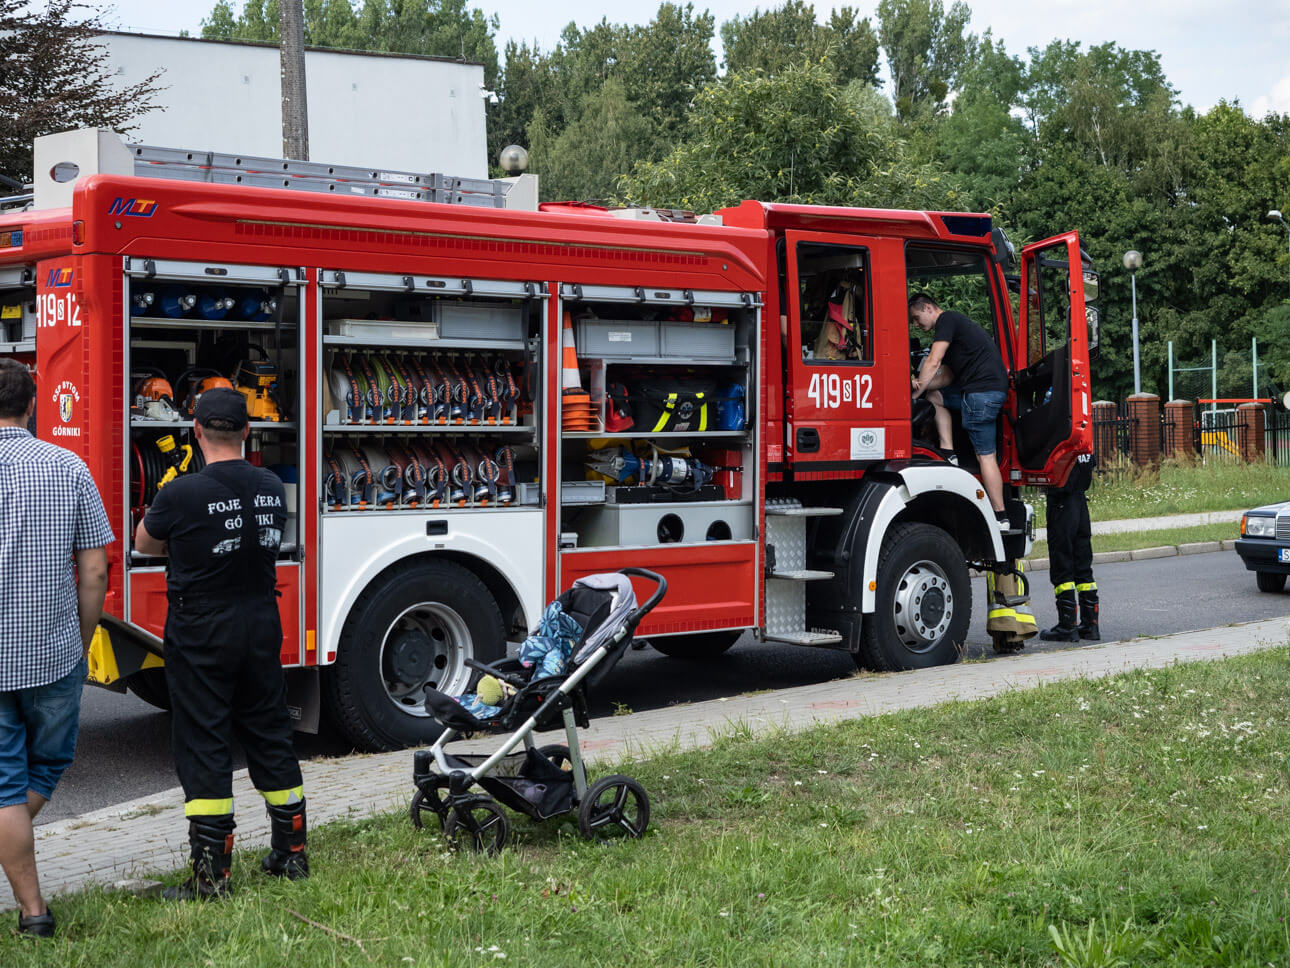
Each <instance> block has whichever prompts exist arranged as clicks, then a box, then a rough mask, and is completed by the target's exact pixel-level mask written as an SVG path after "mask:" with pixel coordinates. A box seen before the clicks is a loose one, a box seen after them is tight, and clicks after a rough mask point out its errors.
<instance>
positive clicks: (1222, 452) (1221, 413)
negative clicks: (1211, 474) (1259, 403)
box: [1195, 410, 1244, 464]
mask: <svg viewBox="0 0 1290 968" xmlns="http://www.w3.org/2000/svg"><path fill="white" fill-rule="evenodd" d="M1195 427H1196V431H1195V433H1196V453H1197V454H1199V455H1200V457H1201V460H1203V461H1205V462H1206V463H1220V464H1229V463H1230V464H1238V463H1240V462H1241V461H1242V460H1243V459H1244V458H1243V454H1244V450H1243V448H1242V447H1241V443H1242V440H1241V437H1242V429H1241V424H1240V420H1239V418H1238V416H1237V413H1236V411H1235V410H1202V411H1201V412H1200V419H1199V420H1198V421H1196V423H1195Z"/></svg>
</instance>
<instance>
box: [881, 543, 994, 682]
mask: <svg viewBox="0 0 1290 968" xmlns="http://www.w3.org/2000/svg"><path fill="white" fill-rule="evenodd" d="M877 581H878V588H877V591H876V604H875V609H874V612H873V614H872V615H866V616H865V617H864V631H863V634H862V635H861V637H860V651H859V652H858V653H857V654H856V656H855V660H856V664H857V665H859V666H861V667H862V668H868V669H874V670H876V671H879V672H898V671H901V670H904V669H926V668H929V667H931V666H938V665H948V664H950V663H951V662H955V661H956V660H957V659H958V658H959V656H960V654H961V652H962V648H963V643H964V642H965V641H966V640H967V632H968V625H969V624H970V622H971V620H972V590H971V584H970V582H969V580H968V570H967V562H966V561H964V559H963V552H962V550H961V549H960V548H959V546H958V545H957V544H956V543H955V542H954V539H953V538H951V537H950V536H949V535H948V534H946V533H945V532H944V531H942V530H941V529H940V528H937V527H934V526H932V525H930V524H900V525H897V526H896V527H894V528H892V529H891V531H889V532H888V533H887V535H886V537H885V538H884V539H883V542H882V551H881V553H880V554H879V557H878V575H877Z"/></svg>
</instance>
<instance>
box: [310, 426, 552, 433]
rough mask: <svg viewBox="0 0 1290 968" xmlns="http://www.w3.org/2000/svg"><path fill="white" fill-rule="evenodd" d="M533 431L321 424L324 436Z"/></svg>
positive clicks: (528, 429)
mask: <svg viewBox="0 0 1290 968" xmlns="http://www.w3.org/2000/svg"><path fill="white" fill-rule="evenodd" d="M533 429H534V428H532V427H530V426H526V425H524V424H323V433H325V434H478V433H486V434H505V433H511V434H514V433H532V432H533Z"/></svg>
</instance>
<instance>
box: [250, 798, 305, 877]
mask: <svg viewBox="0 0 1290 968" xmlns="http://www.w3.org/2000/svg"><path fill="white" fill-rule="evenodd" d="M265 808H266V809H267V810H268V811H269V824H270V832H269V846H270V847H271V848H272V850H270V851H269V853H267V854H265V855H264V859H263V860H261V861H260V870H262V871H264V873H266V874H272V875H273V876H274V877H285V878H287V879H288V880H292V881H299V880H303V879H304V878H306V877H308V876H309V858H308V857H307V856H306V855H305V833H306V825H305V801H304V800H303V799H301V800H300V802H299V803H290V804H286V805H284V806H281V807H275V806H273V805H272V804H265Z"/></svg>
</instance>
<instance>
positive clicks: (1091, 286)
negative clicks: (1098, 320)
mask: <svg viewBox="0 0 1290 968" xmlns="http://www.w3.org/2000/svg"><path fill="white" fill-rule="evenodd" d="M1097 295H1098V278H1097V273H1096V272H1094V271H1093V270H1092V269H1085V270H1084V302H1085V303H1091V302H1096V301H1097Z"/></svg>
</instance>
